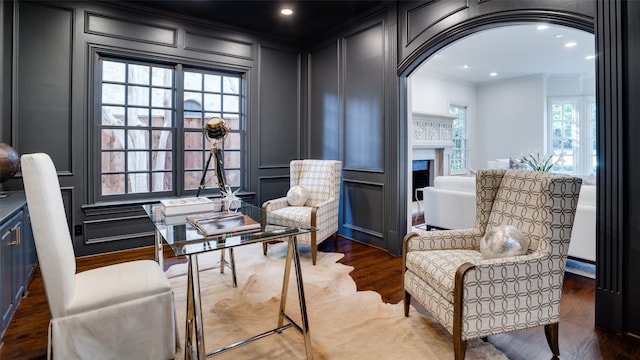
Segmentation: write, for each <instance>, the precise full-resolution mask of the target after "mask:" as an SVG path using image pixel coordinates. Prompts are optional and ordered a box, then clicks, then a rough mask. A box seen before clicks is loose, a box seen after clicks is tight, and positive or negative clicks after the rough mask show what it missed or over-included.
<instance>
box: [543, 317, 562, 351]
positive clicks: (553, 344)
mask: <svg viewBox="0 0 640 360" xmlns="http://www.w3.org/2000/svg"><path fill="white" fill-rule="evenodd" d="M544 335H545V336H546V338H547V344H549V349H551V352H552V353H553V356H554V359H555V358H558V357H559V356H560V345H559V343H558V323H553V324H547V325H545V326H544Z"/></svg>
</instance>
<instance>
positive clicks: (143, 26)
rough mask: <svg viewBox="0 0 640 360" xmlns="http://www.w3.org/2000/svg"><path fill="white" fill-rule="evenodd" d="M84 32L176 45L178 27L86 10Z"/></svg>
mask: <svg viewBox="0 0 640 360" xmlns="http://www.w3.org/2000/svg"><path fill="white" fill-rule="evenodd" d="M84 31H85V33H87V34H93V35H102V36H108V37H113V38H116V39H123V40H130V41H140V42H144V43H149V44H155V45H163V46H170V47H177V42H178V29H176V28H171V27H164V26H158V25H154V24H148V23H143V22H137V21H131V20H126V19H120V18H116V17H112V16H108V15H102V14H97V13H93V12H89V11H87V12H86V13H85V29H84Z"/></svg>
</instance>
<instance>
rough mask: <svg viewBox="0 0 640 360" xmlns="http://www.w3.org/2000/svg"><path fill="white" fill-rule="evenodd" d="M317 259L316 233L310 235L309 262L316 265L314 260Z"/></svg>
mask: <svg viewBox="0 0 640 360" xmlns="http://www.w3.org/2000/svg"><path fill="white" fill-rule="evenodd" d="M317 257H318V244H317V241H316V232H315V231H314V232H312V233H311V262H312V263H313V265H315V264H316V258H317Z"/></svg>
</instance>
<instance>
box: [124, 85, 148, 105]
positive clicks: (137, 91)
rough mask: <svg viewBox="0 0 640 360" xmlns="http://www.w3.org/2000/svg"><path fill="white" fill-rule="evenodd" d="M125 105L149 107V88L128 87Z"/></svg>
mask: <svg viewBox="0 0 640 360" xmlns="http://www.w3.org/2000/svg"><path fill="white" fill-rule="evenodd" d="M127 91H128V93H127V104H129V105H138V106H149V88H148V87H143V86H129V87H128V88H127Z"/></svg>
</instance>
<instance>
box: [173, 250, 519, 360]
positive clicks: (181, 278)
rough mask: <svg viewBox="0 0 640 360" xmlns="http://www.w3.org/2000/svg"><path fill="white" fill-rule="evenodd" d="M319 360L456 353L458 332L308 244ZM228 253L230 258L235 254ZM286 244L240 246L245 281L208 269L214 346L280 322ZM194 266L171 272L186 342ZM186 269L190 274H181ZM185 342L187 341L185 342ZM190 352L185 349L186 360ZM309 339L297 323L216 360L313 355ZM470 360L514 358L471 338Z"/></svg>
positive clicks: (204, 290)
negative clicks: (390, 300) (364, 287)
mask: <svg viewBox="0 0 640 360" xmlns="http://www.w3.org/2000/svg"><path fill="white" fill-rule="evenodd" d="M300 249H301V250H300V251H301V265H302V276H303V281H304V290H305V295H306V301H307V310H308V318H309V328H310V334H311V344H312V348H313V358H314V359H318V360H322V359H340V360H342V359H346V360H357V359H366V360H372V359H381V360H382V359H384V360H388V359H411V360H414V359H453V345H452V338H451V336H450V335H449V334H448V333H447V331H446V330H444V328H442V327H441V326H440V325H439V324H438V323H437V322H435V321H434V320H433V319H431V318H429V317H426V316H424V315H421V314H420V313H418V312H417V311H416V310H415V309H413V308H411V311H410V313H409V317H405V316H404V312H403V305H402V303H399V304H385V303H383V302H382V299H381V297H380V295H379V294H378V293H376V292H374V291H357V290H356V284H355V282H354V281H353V279H352V278H351V277H350V276H349V272H351V271H352V270H353V267H350V266H346V265H342V264H339V263H336V261H338V260H339V259H340V258H341V257H342V256H343V254H338V253H323V252H319V253H318V258H317V264H316V266H313V265H312V264H311V255H310V251H309V248H308V247H305V246H304V245H301V246H300ZM227 258H228V257H227ZM285 258H286V243H280V244H275V245H270V246H269V254H268V256H264V255H263V254H262V246H261V245H260V244H252V245H247V246H243V247H238V248H235V259H236V273H237V278H238V287H237V288H234V287H233V286H232V280H231V271H230V270H229V269H228V268H227V269H225V272H224V274H220V271H219V269H218V268H215V269H211V270H205V271H201V272H200V283H201V296H202V312H203V314H204V324H205V329H204V332H205V345H206V350H207V352H210V351H212V350H214V349H217V348H219V347H222V346H226V345H229V344H231V343H234V342H236V341H239V340H241V339H244V338H246V337H250V336H253V335H257V334H260V333H262V332H265V331H268V330H271V329H273V328H275V327H276V325H277V324H276V323H277V314H278V307H279V304H280V303H279V301H280V293H281V290H282V279H283V274H284V273H283V271H284V263H285ZM198 261H199V265H200V268H201V269H202V268H206V267H211V266H217V264H218V263H219V261H220V252H218V251H215V252H210V253H206V254H202V255H199V260H198ZM185 272H186V264H177V265H174V266H172V267H170V268H169V269H168V270H167V275H168V276H169V277H170V279H171V284H172V286H173V288H174V294H175V300H176V312H177V316H178V327H179V331H180V338H181V339H182V340H181V341H182V342H183V344H184V332H185V323H184V321H185V320H184V319H185V312H186V305H185V301H186V275H183V274H184V273H185ZM181 274H182V275H181ZM297 294H298V293H297V289H296V281H295V272H294V269H293V265H292V270H291V278H290V281H289V291H288V297H287V311H286V312H287V314H288V315H289V316H290V317H291V318H293V319H294V320H295V321H296V322H298V324H301V322H300V310H299V309H300V308H299V305H298V297H297ZM183 348H184V347H183ZM183 356H184V354H183V350H181V351H180V353H179V354H178V355H177V359H182V358H183ZM305 358H306V355H305V348H304V339H303V337H302V334H300V332H298V331H297V330H295V329H294V328H289V329H286V330H284V331H283V332H282V333H280V334H275V335H270V336H267V337H265V338H262V339H259V340H257V341H254V342H252V343H250V344H247V345H244V346H241V347H238V348H235V349H232V350H229V351H227V352H224V353H221V354H219V355H218V356H216V357H215V359H256V360H257V359H277V360H285V359H305ZM466 359H491V360H494V359H507V357H506V356H505V355H504V354H502V353H501V352H500V351H498V350H497V349H496V348H494V347H493V345H491V344H489V343H485V342H483V341H481V340H474V341H470V342H469V345H468V349H467V354H466Z"/></svg>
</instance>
